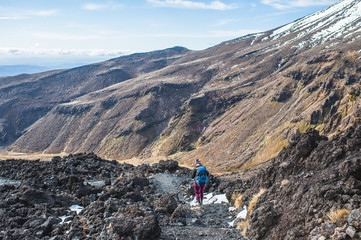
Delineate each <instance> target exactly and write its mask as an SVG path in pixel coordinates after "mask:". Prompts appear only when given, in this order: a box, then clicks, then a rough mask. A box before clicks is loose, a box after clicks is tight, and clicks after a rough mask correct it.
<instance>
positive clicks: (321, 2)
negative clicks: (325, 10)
mask: <svg viewBox="0 0 361 240" xmlns="http://www.w3.org/2000/svg"><path fill="white" fill-rule="evenodd" d="M261 2H262V3H263V4H265V5H269V6H272V7H274V8H277V9H280V10H285V9H290V8H297V7H311V6H328V5H331V4H333V3H335V2H337V1H336V0H262V1H261Z"/></svg>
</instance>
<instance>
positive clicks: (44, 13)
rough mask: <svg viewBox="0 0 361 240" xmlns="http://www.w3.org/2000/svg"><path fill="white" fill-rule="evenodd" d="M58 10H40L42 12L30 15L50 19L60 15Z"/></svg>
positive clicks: (33, 12) (34, 12)
mask: <svg viewBox="0 0 361 240" xmlns="http://www.w3.org/2000/svg"><path fill="white" fill-rule="evenodd" d="M58 12H59V10H58V9H50V10H40V11H32V12H30V15H33V16H40V17H50V16H54V15H56V14H58Z"/></svg>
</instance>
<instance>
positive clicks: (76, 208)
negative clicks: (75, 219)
mask: <svg viewBox="0 0 361 240" xmlns="http://www.w3.org/2000/svg"><path fill="white" fill-rule="evenodd" d="M69 209H70V211H72V212H76V214H79V213H80V212H81V211H82V210H83V209H84V207H82V206H79V205H71V206H70V207H69Z"/></svg>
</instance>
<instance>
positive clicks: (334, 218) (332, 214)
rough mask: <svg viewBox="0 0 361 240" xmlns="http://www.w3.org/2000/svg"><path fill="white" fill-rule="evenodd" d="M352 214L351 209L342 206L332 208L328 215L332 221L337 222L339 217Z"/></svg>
mask: <svg viewBox="0 0 361 240" xmlns="http://www.w3.org/2000/svg"><path fill="white" fill-rule="evenodd" d="M349 214H350V210H348V209H346V208H341V209H336V210H334V209H331V210H330V211H329V212H328V213H327V214H326V215H327V217H328V219H329V222H330V223H335V222H336V221H337V220H338V219H341V218H343V217H344V216H346V215H349Z"/></svg>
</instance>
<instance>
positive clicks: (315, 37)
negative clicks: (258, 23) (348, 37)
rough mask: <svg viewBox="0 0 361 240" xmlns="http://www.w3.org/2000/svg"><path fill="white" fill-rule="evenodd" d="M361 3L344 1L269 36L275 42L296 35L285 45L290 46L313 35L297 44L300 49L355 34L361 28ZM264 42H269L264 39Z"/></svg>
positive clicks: (354, 0)
mask: <svg viewBox="0 0 361 240" xmlns="http://www.w3.org/2000/svg"><path fill="white" fill-rule="evenodd" d="M360 17H361V2H360V1H356V0H344V1H340V2H338V3H337V4H335V5H333V6H331V7H329V8H328V9H325V10H323V11H319V12H316V13H314V14H312V15H309V16H306V17H304V18H302V19H300V20H297V21H295V22H292V23H290V24H287V25H285V26H283V27H280V28H278V29H276V30H274V31H273V33H272V34H271V35H270V36H269V37H270V38H272V39H273V40H275V39H278V38H280V37H284V36H287V35H288V34H291V33H295V34H297V36H296V37H294V38H292V39H291V40H288V41H286V42H285V43H284V44H283V46H284V45H286V44H290V43H292V42H295V41H297V40H300V39H302V38H303V37H305V36H307V35H308V34H311V36H310V37H308V39H305V40H304V41H302V42H300V43H298V44H297V46H296V48H297V49H300V48H303V47H304V46H306V45H307V44H310V45H311V46H315V45H317V44H322V43H324V42H326V41H328V40H333V39H336V38H338V37H342V36H344V35H345V34H346V33H354V32H357V31H358V28H359V27H360ZM263 40H267V38H264V39H263Z"/></svg>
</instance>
